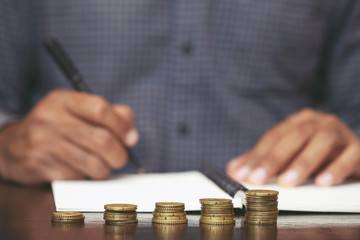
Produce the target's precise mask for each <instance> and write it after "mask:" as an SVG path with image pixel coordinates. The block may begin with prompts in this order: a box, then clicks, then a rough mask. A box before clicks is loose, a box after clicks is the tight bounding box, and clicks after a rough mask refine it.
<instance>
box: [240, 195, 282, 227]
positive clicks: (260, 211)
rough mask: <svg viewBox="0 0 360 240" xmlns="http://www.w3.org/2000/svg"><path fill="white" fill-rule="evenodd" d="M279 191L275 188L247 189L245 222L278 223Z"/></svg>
mask: <svg viewBox="0 0 360 240" xmlns="http://www.w3.org/2000/svg"><path fill="white" fill-rule="evenodd" d="M278 195H279V192H277V191H273V190H257V189H254V190H248V191H246V214H245V223H248V224H276V222H277V216H278V214H279V210H278V201H277V200H278Z"/></svg>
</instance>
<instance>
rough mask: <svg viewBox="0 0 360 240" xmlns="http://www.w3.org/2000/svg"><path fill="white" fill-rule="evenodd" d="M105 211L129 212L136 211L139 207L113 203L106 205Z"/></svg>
mask: <svg viewBox="0 0 360 240" xmlns="http://www.w3.org/2000/svg"><path fill="white" fill-rule="evenodd" d="M104 208H105V210H107V211H113V212H129V211H135V210H136V209H137V205H135V204H125V203H113V204H106V205H104Z"/></svg>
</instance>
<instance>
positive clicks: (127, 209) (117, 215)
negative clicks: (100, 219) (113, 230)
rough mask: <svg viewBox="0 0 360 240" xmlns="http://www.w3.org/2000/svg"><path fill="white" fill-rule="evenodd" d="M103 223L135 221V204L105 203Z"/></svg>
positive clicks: (119, 223)
mask: <svg viewBox="0 0 360 240" xmlns="http://www.w3.org/2000/svg"><path fill="white" fill-rule="evenodd" d="M104 208H105V212H104V219H105V224H111V225H122V224H129V223H137V222H138V220H137V213H136V209H137V205H134V204H122V203H115V204H106V205H105V206H104Z"/></svg>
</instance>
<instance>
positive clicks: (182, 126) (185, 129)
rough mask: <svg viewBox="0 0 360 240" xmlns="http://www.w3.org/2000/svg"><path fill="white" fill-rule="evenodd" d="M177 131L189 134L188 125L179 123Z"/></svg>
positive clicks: (184, 134)
mask: <svg viewBox="0 0 360 240" xmlns="http://www.w3.org/2000/svg"><path fill="white" fill-rule="evenodd" d="M178 133H179V134H180V135H182V136H186V135H188V134H189V127H188V126H187V125H186V124H185V123H181V124H179V126H178Z"/></svg>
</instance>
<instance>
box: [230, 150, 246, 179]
mask: <svg viewBox="0 0 360 240" xmlns="http://www.w3.org/2000/svg"><path fill="white" fill-rule="evenodd" d="M247 154H249V152H246V153H244V154H243V155H241V156H239V157H236V158H234V159H232V160H230V161H229V163H228V164H227V166H226V172H227V174H228V175H229V176H230V177H231V178H232V179H234V180H235V181H239V182H240V181H242V179H243V175H246V174H247V172H246V171H250V168H249V167H248V168H247V169H246V168H244V170H242V171H241V170H240V171H239V168H240V166H241V165H242V164H243V163H244V161H245V160H246V155H247Z"/></svg>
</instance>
